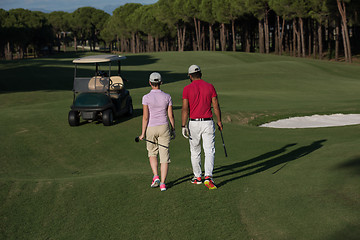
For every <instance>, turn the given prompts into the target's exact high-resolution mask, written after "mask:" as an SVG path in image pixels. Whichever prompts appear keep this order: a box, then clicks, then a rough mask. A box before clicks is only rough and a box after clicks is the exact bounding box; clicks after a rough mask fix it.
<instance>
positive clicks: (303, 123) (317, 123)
mask: <svg viewBox="0 0 360 240" xmlns="http://www.w3.org/2000/svg"><path fill="white" fill-rule="evenodd" d="M356 124H360V114H340V113H339V114H332V115H312V116H306V117H293V118H287V119H281V120H278V121H274V122H270V123H266V124H263V125H260V127H269V128H319V127H336V126H347V125H356Z"/></svg>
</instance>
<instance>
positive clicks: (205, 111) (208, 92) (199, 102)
mask: <svg viewBox="0 0 360 240" xmlns="http://www.w3.org/2000/svg"><path fill="white" fill-rule="evenodd" d="M216 96H217V94H216V91H215V88H214V86H213V85H212V84H211V83H207V82H205V81H204V80H202V79H199V80H194V81H192V82H191V83H190V84H189V85H187V86H186V87H184V90H183V96H182V98H183V99H188V100H189V108H190V118H211V117H212V111H211V103H212V98H213V97H216Z"/></svg>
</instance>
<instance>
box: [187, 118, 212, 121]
mask: <svg viewBox="0 0 360 240" xmlns="http://www.w3.org/2000/svg"><path fill="white" fill-rule="evenodd" d="M189 120H190V121H210V120H212V118H190V119H189Z"/></svg>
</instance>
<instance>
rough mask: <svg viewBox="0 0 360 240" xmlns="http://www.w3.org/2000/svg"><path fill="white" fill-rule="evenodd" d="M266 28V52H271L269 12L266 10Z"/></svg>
mask: <svg viewBox="0 0 360 240" xmlns="http://www.w3.org/2000/svg"><path fill="white" fill-rule="evenodd" d="M264 29H265V50H266V53H267V54H269V53H270V33H269V12H268V10H265V21H264Z"/></svg>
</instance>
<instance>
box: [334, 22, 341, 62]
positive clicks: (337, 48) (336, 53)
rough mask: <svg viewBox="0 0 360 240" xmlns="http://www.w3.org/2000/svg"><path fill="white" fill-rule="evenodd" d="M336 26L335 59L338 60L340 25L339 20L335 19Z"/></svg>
mask: <svg viewBox="0 0 360 240" xmlns="http://www.w3.org/2000/svg"><path fill="white" fill-rule="evenodd" d="M335 21H336V23H335V24H336V27H335V61H339V46H340V42H339V39H340V27H339V20H338V19H336V20H335Z"/></svg>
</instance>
